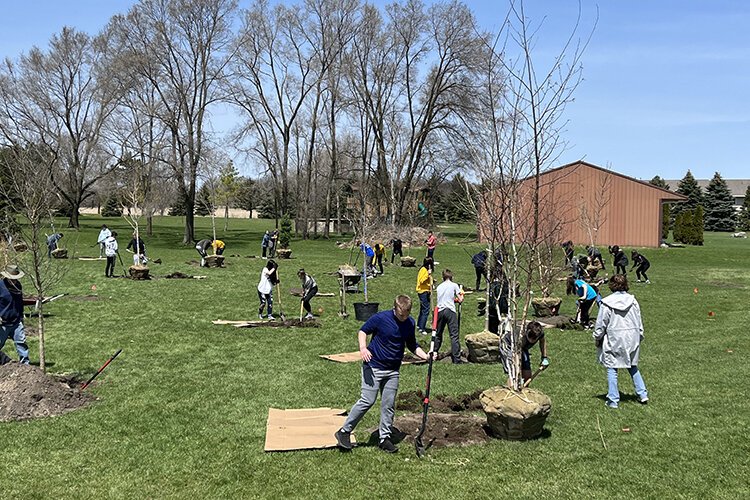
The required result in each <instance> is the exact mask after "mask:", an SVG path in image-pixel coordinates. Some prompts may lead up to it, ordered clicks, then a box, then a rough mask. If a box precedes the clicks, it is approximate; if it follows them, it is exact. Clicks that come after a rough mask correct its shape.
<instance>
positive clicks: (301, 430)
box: [263, 408, 355, 451]
mask: <svg viewBox="0 0 750 500" xmlns="http://www.w3.org/2000/svg"><path fill="white" fill-rule="evenodd" d="M345 413H346V412H345V410H340V409H336V408H308V409H303V410H279V409H278V408H269V409H268V422H267V424H266V445H265V447H264V448H263V450H264V451H292V450H314V449H322V448H335V447H336V438H335V437H334V436H333V435H334V433H335V432H336V431H337V430H339V429H340V428H341V426H342V425H344V421H345V420H346V416H345V415H344V414H345ZM352 442H353V443H354V442H355V440H354V436H352Z"/></svg>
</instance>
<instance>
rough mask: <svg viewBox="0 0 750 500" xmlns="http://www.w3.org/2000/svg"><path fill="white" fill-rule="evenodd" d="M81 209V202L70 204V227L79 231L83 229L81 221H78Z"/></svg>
mask: <svg viewBox="0 0 750 500" xmlns="http://www.w3.org/2000/svg"><path fill="white" fill-rule="evenodd" d="M80 207H81V204H80V202H77V203H70V208H71V212H70V217H69V218H68V227H71V228H75V229H78V228H79V227H81V225H80V223H79V221H78V216H79V214H78V209H79V208H80Z"/></svg>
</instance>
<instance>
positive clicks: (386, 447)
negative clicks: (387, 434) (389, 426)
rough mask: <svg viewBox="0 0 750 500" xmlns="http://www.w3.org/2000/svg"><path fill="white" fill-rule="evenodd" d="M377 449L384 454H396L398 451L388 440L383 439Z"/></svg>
mask: <svg viewBox="0 0 750 500" xmlns="http://www.w3.org/2000/svg"><path fill="white" fill-rule="evenodd" d="M378 448H380V449H381V450H383V451H384V452H386V453H396V452H397V451H398V448H397V447H396V445H395V444H393V443H392V442H391V440H390V439H384V440H383V441H381V442H380V444H379V445H378Z"/></svg>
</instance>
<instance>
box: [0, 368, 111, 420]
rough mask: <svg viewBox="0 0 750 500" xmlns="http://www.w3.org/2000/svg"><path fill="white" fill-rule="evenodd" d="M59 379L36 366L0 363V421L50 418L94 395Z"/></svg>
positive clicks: (74, 407)
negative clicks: (0, 364)
mask: <svg viewBox="0 0 750 500" xmlns="http://www.w3.org/2000/svg"><path fill="white" fill-rule="evenodd" d="M76 382H78V380H77V379H76V378H69V379H68V380H67V381H66V382H60V381H59V380H57V379H55V378H54V377H53V376H50V375H47V374H45V373H44V372H43V371H42V370H40V369H39V368H37V367H36V366H30V365H22V364H20V363H7V364H5V365H2V366H0V422H9V421H14V420H29V419H33V418H42V417H54V416H57V415H62V414H63V413H67V412H69V411H72V410H76V409H78V408H82V407H84V406H86V405H88V404H90V403H91V402H92V401H94V400H95V399H96V398H95V397H94V396H91V395H89V394H86V393H82V392H80V391H79V390H78V389H75V388H72V387H71V384H72V385H75V383H76Z"/></svg>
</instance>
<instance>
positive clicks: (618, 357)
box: [593, 274, 648, 408]
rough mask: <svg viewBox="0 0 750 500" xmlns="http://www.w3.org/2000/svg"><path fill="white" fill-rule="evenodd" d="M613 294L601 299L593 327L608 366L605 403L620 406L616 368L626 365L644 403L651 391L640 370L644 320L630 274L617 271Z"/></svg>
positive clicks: (612, 282) (611, 286)
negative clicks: (631, 287)
mask: <svg viewBox="0 0 750 500" xmlns="http://www.w3.org/2000/svg"><path fill="white" fill-rule="evenodd" d="M609 289H610V290H612V295H609V296H608V297H605V298H604V299H603V300H602V303H601V306H600V308H599V314H598V316H597V318H596V326H595V327H594V334H593V336H594V340H595V342H596V347H597V357H598V360H599V363H601V364H602V365H604V367H605V368H606V369H607V382H608V384H609V389H608V391H607V401H606V404H607V406H608V407H609V408H617V407H618V406H619V404H620V390H619V388H618V386H617V370H618V369H619V368H627V369H628V372H629V373H630V376H631V377H632V379H633V385H634V386H635V393H636V394H637V395H638V400H639V401H640V402H641V403H642V404H646V403H647V402H648V391H647V390H646V384H645V383H644V381H643V377H642V376H641V372H640V371H639V370H638V359H639V355H640V348H641V341H642V340H643V321H642V319H641V306H640V305H639V304H638V301H637V300H636V299H635V297H634V296H633V295H631V294H629V293H628V278H627V276H625V275H623V274H615V275H614V276H612V277H611V278H610V279H609Z"/></svg>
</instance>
